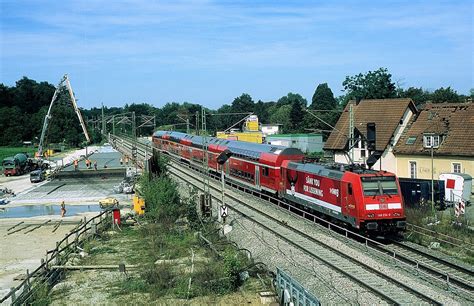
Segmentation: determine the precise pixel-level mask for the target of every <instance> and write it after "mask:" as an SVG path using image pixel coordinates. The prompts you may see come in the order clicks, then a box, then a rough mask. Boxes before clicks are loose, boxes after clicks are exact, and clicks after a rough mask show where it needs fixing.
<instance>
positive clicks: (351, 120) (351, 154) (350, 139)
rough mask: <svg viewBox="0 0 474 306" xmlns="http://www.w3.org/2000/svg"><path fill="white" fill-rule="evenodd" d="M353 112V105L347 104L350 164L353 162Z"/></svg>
mask: <svg viewBox="0 0 474 306" xmlns="http://www.w3.org/2000/svg"><path fill="white" fill-rule="evenodd" d="M354 143H355V139H354V110H353V104H352V103H350V104H349V148H350V150H351V151H350V157H351V163H353V162H354Z"/></svg>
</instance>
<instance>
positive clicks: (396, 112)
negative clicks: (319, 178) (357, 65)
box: [324, 99, 416, 151]
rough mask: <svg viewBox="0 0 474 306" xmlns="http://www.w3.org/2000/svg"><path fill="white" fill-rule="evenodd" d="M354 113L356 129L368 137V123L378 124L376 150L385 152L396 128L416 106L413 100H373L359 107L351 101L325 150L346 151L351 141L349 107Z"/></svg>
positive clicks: (414, 110) (361, 103) (361, 102)
mask: <svg viewBox="0 0 474 306" xmlns="http://www.w3.org/2000/svg"><path fill="white" fill-rule="evenodd" d="M351 103H352V105H353V111H354V127H355V128H356V129H357V130H358V131H359V132H360V133H361V134H362V135H364V136H367V123H369V122H375V124H376V133H377V137H376V149H377V150H381V151H383V150H385V148H386V147H387V145H388V144H389V142H390V140H391V138H392V136H393V134H394V133H395V130H396V128H397V127H398V125H399V124H400V120H401V119H402V118H403V115H404V114H405V112H406V110H407V108H411V109H412V111H413V112H416V106H415V104H414V103H413V101H412V100H411V99H373V100H361V101H360V103H359V104H358V105H356V103H355V101H350V102H349V103H348V104H347V106H346V108H345V109H344V112H343V113H342V115H341V117H340V118H339V120H338V122H337V123H336V126H335V128H336V129H335V130H334V131H333V132H332V133H331V135H329V138H328V140H327V141H326V144H325V145H324V149H325V150H345V149H347V148H346V146H347V143H348V140H349V136H348V135H349V105H350V104H351Z"/></svg>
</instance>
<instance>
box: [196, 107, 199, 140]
mask: <svg viewBox="0 0 474 306" xmlns="http://www.w3.org/2000/svg"><path fill="white" fill-rule="evenodd" d="M196 135H199V111H196Z"/></svg>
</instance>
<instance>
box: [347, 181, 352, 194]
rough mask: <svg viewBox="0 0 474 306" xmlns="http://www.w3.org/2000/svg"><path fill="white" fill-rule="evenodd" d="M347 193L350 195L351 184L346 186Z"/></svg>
mask: <svg viewBox="0 0 474 306" xmlns="http://www.w3.org/2000/svg"><path fill="white" fill-rule="evenodd" d="M347 193H348V194H349V195H352V183H349V184H348V185H347Z"/></svg>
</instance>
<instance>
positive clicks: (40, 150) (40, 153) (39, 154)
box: [36, 74, 90, 158]
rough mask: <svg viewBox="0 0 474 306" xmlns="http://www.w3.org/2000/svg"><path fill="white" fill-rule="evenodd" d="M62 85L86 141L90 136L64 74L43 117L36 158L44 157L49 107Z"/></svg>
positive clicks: (69, 83)
mask: <svg viewBox="0 0 474 306" xmlns="http://www.w3.org/2000/svg"><path fill="white" fill-rule="evenodd" d="M62 86H66V88H67V90H68V93H69V97H70V98H71V102H72V105H73V107H74V111H75V112H76V114H77V118H79V122H80V123H81V127H82V131H83V132H84V136H85V137H86V141H87V143H89V142H90V137H89V134H88V133H87V128H86V125H85V124H84V120H83V119H82V115H81V111H80V110H79V108H78V107H77V103H76V98H75V97H74V92H73V91H72V87H71V82H70V81H69V77H68V75H67V74H65V75H64V76H63V78H62V79H61V81H60V82H59V84H58V86H57V87H56V90H55V91H54V94H53V98H52V99H51V104H50V105H49V109H48V113H47V114H46V116H45V117H44V122H43V129H42V130H41V138H40V142H39V145H38V152H37V154H36V155H37V157H38V158H44V157H45V152H44V151H43V146H44V138H45V136H46V131H47V130H48V124H49V120H50V119H51V109H52V108H53V104H54V102H55V101H56V99H57V97H58V93H59V91H60V89H61V87H62Z"/></svg>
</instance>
